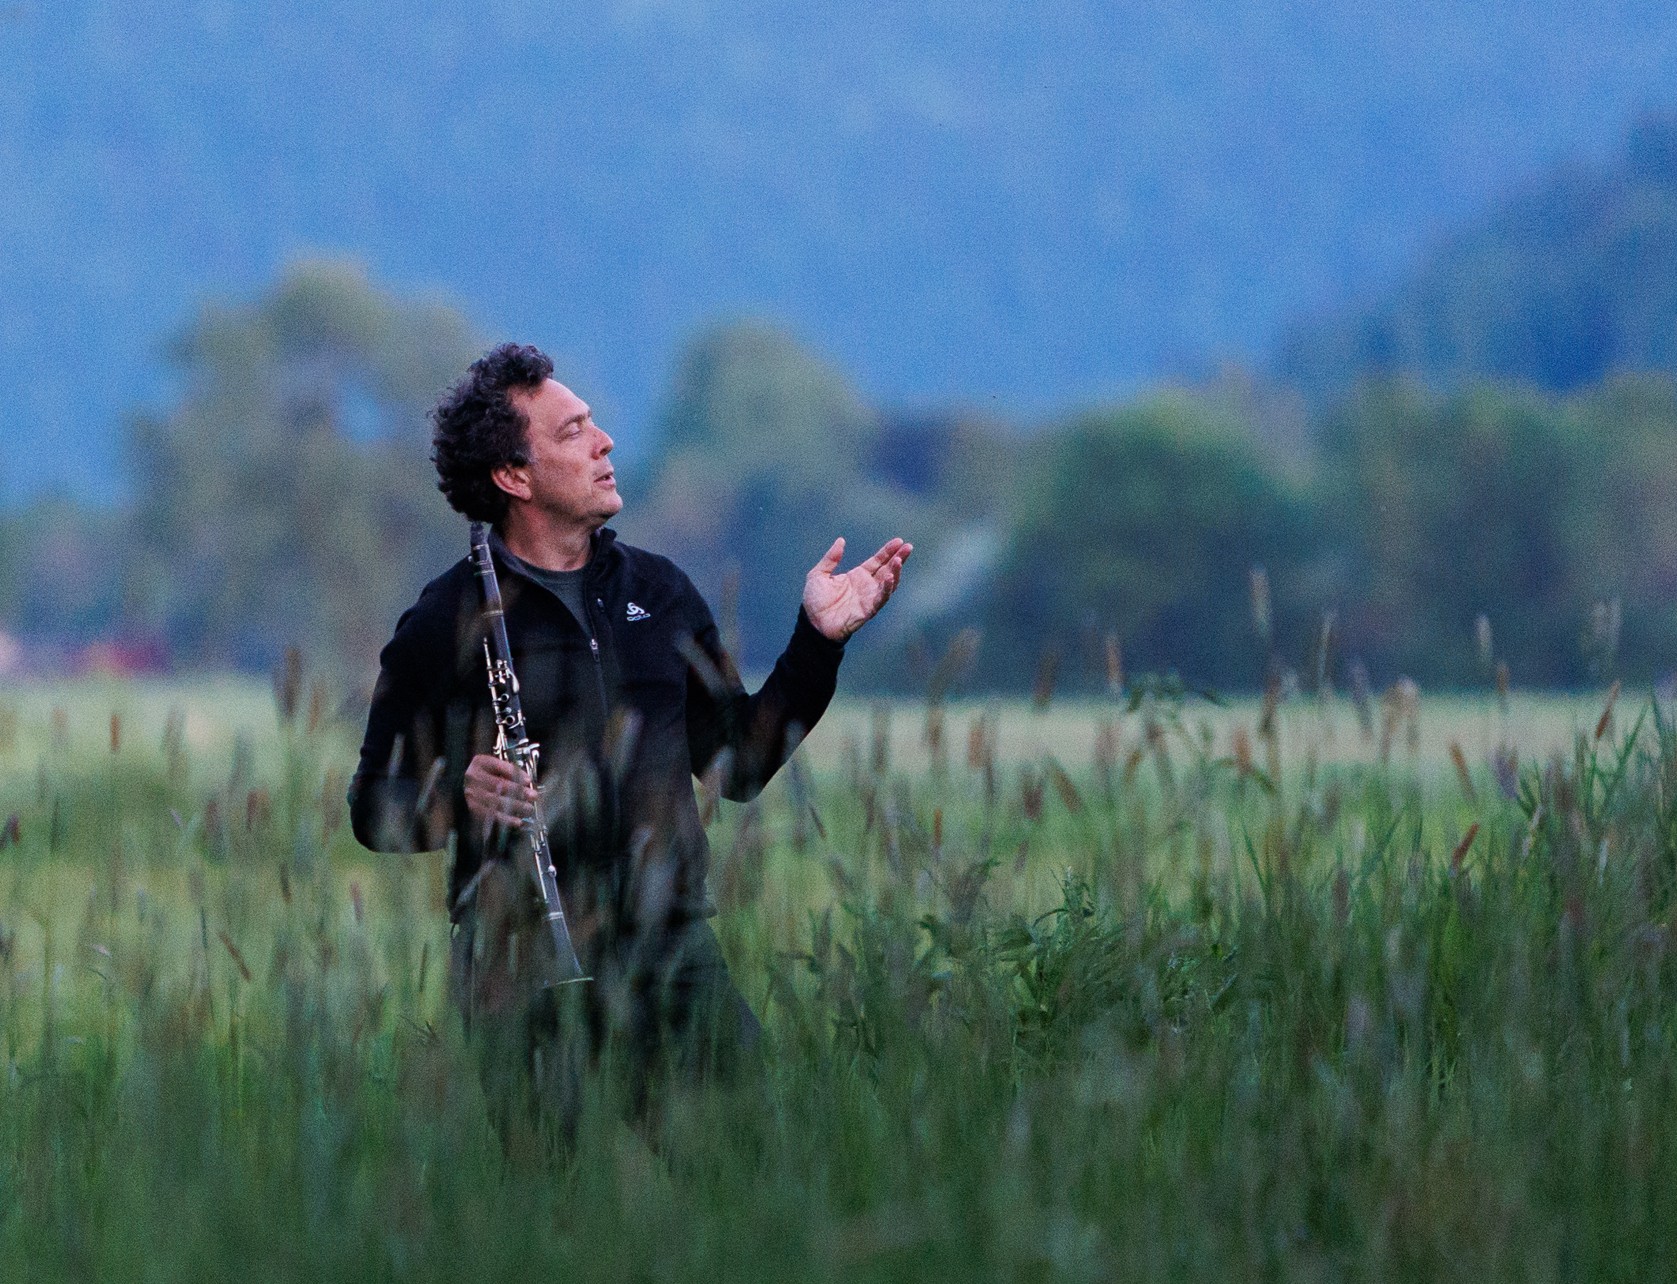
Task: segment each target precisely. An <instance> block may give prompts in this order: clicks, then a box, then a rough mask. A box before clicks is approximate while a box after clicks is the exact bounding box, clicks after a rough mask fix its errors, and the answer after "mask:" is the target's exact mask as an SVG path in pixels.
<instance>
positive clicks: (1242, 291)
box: [0, 0, 1677, 498]
mask: <svg viewBox="0 0 1677 1284" xmlns="http://www.w3.org/2000/svg"><path fill="white" fill-rule="evenodd" d="M1674 92H1677V6H1671V5H1669V4H1653V3H1649V2H1648V0H1603V3H1600V4H1595V5H1587V6H1586V5H1574V4H1563V3H1560V0H1537V2H1536V3H1534V4H1528V5H1521V6H1510V5H1505V4H1493V3H1491V2H1490V0H1436V2H1435V3H1429V4H1424V5H1421V6H1395V7H1394V6H1379V5H1345V4H1343V3H1340V2H1339V0H1300V2H1299V3H1297V4H1290V5H1278V4H1273V3H1267V2H1259V0H1179V2H1177V3H1172V4H1168V5H1165V4H1157V3H1153V2H1151V0H1113V2H1111V3H1101V4H1093V3H1085V2H1083V0H1053V2H1052V3H1049V4H1045V5H1032V6H1017V5H1011V4H1006V3H1003V2H1002V0H960V2H959V3H957V2H956V0H927V2H925V3H919V4H914V5H903V6H890V5H887V6H879V5H832V4H827V3H818V2H817V0H738V2H734V3H727V4H723V3H717V2H716V0H600V2H599V3H596V4H579V5H554V4H549V3H537V2H536V0H497V3H495V4H493V5H487V6H479V5H471V6H454V5H443V4H421V3H416V2H414V0H395V2H392V0H376V2H375V0H333V3H330V4H328V3H324V2H323V0H273V2H272V3H266V4H262V5H254V6H246V5H236V4H232V3H229V2H228V0H189V2H188V3H184V4H183V3H164V2H162V0H123V3H120V4H119V3H117V2H116V0H21V3H18V4H11V5H5V6H3V7H0V246H3V252H0V494H6V493H9V494H11V495H12V496H13V497H15V496H17V495H18V494H19V493H30V492H33V491H37V490H39V489H41V488H43V487H46V486H49V485H59V486H63V487H65V488H67V489H68V490H69V491H70V492H71V493H72V494H74V495H76V496H79V497H85V498H98V497H100V496H108V495H110V494H112V493H113V492H114V491H115V490H116V489H117V488H118V487H119V485H120V478H119V470H118V468H117V458H116V450H115V448H114V443H115V442H116V441H117V440H118V438H119V432H118V426H119V423H120V420H121V418H122V416H123V415H124V414H125V413H127V412H128V411H129V410H131V409H132V408H133V407H134V406H135V405H136V403H142V402H150V403H152V404H159V403H162V402H163V401H164V400H166V396H167V393H168V391H169V389H168V387H167V383H166V380H167V374H166V370H167V366H166V364H165V363H164V362H163V361H161V360H160V359H159V357H158V353H159V350H160V347H161V345H163V344H164V343H165V342H166V341H167V339H168V338H169V336H170V335H171V334H172V333H173V332H174V331H175V330H176V328H177V327H179V326H181V325H182V324H183V323H184V322H185V321H186V320H187V319H188V318H190V317H191V316H192V315H194V313H195V312H196V310H197V307H198V305H199V304H200V303H201V302H203V301H204V300H205V299H206V298H209V297H225V298H232V299H240V298H248V297H251V296H252V295H254V294H255V293H257V292H259V291H260V290H262V289H264V288H266V286H267V284H268V283H269V282H271V281H273V280H274V279H275V278H276V276H277V275H278V273H279V270H280V269H281V267H283V265H284V264H286V263H287V262H290V261H292V260H294V259H297V258H299V257H306V256H326V257H337V258H347V259H354V260H360V261H362V262H364V263H365V265H366V267H367V270H368V272H369V274H370V276H371V277H372V278H373V279H375V280H377V281H380V282H384V283H387V284H388V285H389V286H390V287H391V288H392V289H395V290H398V291H401V292H402V293H403V294H404V295H405V296H409V297H411V296H412V295H414V294H416V293H425V292H438V293H440V294H442V295H444V296H445V297H447V298H448V299H449V300H451V301H452V302H453V303H455V304H456V305H458V306H459V307H460V308H461V309H462V310H463V311H464V312H465V313H466V315H468V316H469V317H470V318H472V320H473V322H474V323H475V324H476V325H477V326H478V327H479V328H480V331H481V333H482V334H483V335H484V336H486V337H488V336H495V337H500V336H505V335H518V336H522V337H526V338H529V339H532V340H534V341H536V342H539V343H542V344H543V345H545V346H547V347H550V348H551V349H553V350H555V351H556V352H557V353H558V354H560V355H561V356H562V357H563V363H564V369H565V370H566V372H567V373H568V374H570V375H571V376H572V377H573V378H574V380H575V381H577V382H578V383H579V384H580V385H581V386H582V387H583V389H584V391H586V392H587V394H588V395H589V398H590V400H591V401H593V402H594V403H595V404H596V405H597V406H598V407H599V408H600V411H601V414H602V422H607V423H609V424H610V425H611V426H612V427H613V429H614V431H616V432H617V435H618V437H619V440H620V441H621V443H622V450H623V452H624V454H625V456H630V455H633V454H634V453H635V452H636V451H637V450H638V449H644V448H645V446H646V442H647V438H648V435H649V431H650V426H651V425H652V423H653V422H654V421H655V419H656V408H657V406H658V404H659V402H660V399H661V398H662V397H663V395H664V390H665V389H666V388H667V387H668V386H669V383H670V381H671V379H672V378H673V371H674V360H675V353H676V351H677V349H678V348H679V346H680V345H681V343H682V342H684V341H685V340H686V339H687V338H688V337H689V336H691V335H692V334H694V333H696V332H697V331H699V330H700V329H701V328H702V327H703V326H705V325H706V324H708V323H710V322H712V321H714V320H717V319H720V318H725V317H728V316H737V315H751V316H760V317H764V318H766V319H768V320H770V321H773V322H776V323H778V324H783V325H785V326H787V327H789V328H790V330H791V331H792V332H793V333H795V334H796V335H798V336H799V338H800V339H801V340H802V341H804V342H806V343H808V344H810V345H811V346H813V347H814V348H816V349H817V350H819V351H821V352H823V353H826V354H828V355H830V357H831V359H832V360H833V361H834V362H835V363H836V364H837V365H838V366H839V367H840V368H841V369H842V370H844V371H845V372H846V374H847V375H848V376H849V377H850V378H852V379H853V380H854V381H855V383H856V385H857V387H858V388H859V389H860V390H861V392H862V393H863V394H864V395H865V396H866V397H867V398H868V399H869V401H870V402H871V403H873V404H879V405H886V406H897V407H901V408H902V409H903V410H904V412H905V413H911V412H914V411H916V410H920V409H926V408H936V407H939V406H942V405H945V404H959V405H961V406H963V407H965V408H967V409H971V410H975V411H977V412H980V413H987V414H1000V415H1002V416H1012V417H1017V418H1035V417H1038V416H1041V415H1045V414H1047V413H1050V412H1058V411H1059V410H1060V409H1061V408H1063V407H1064V406H1066V405H1067V404H1068V403H1073V402H1082V401H1090V400H1096V399H1106V398H1110V397H1112V396H1114V395H1118V394H1123V393H1127V392H1129V391H1131V390H1134V389H1135V388H1137V387H1138V386H1140V385H1143V384H1148V383H1152V382H1154V381H1156V380H1158V379H1160V378H1164V377H1170V376H1175V375H1184V374H1186V375H1189V376H1192V375H1194V374H1196V373H1197V372H1199V371H1202V370H1203V369H1208V368H1211V367H1213V366H1215V365H1216V364H1217V363H1218V362H1220V361H1223V360H1225V359H1233V360H1236V361H1242V360H1244V361H1247V362H1251V361H1255V360H1257V359H1259V358H1260V357H1262V356H1263V355H1264V354H1267V353H1269V352H1271V351H1273V349H1274V345H1275V343H1276V341H1277V338H1278V334H1279V331H1280V327H1282V326H1283V325H1285V324H1286V323H1287V322H1288V321H1289V320H1290V319H1292V318H1295V317H1298V316H1300V315H1302V314H1305V313H1311V312H1316V311H1319V310H1320V309H1321V308H1322V307H1324V306H1330V305H1333V304H1336V303H1339V302H1341V301H1343V300H1344V299H1346V298H1348V297H1350V296H1351V295H1352V294H1353V293H1355V292H1357V291H1368V290H1372V289H1374V288H1375V287H1377V286H1379V285H1380V284H1382V283H1384V282H1388V281H1390V280H1392V279H1394V278H1395V276H1396V274H1397V273H1399V272H1400V271H1401V270H1402V269H1403V268H1404V267H1405V266H1406V265H1407V264H1409V263H1411V262H1412V261H1413V259H1414V257H1415V255H1416V254H1417V253H1418V252H1419V250H1420V249H1421V247H1423V246H1424V245H1425V244H1426V242H1427V240H1428V239H1429V238H1430V237H1432V236H1434V235H1436V234H1437V232H1438V230H1439V229H1441V228H1445V227H1449V226H1452V225H1455V224H1456V223H1458V222H1459V221H1460V220H1461V219H1463V218H1465V217H1467V216H1469V215H1470V214H1471V213H1472V212H1473V211H1475V210H1479V209H1482V208H1484V207H1485V206H1486V205H1487V204H1488V203H1489V202H1490V201H1492V200H1493V199H1495V198H1496V197H1497V196H1498V195H1499V194H1500V193H1502V192H1503V191H1505V190H1506V189H1507V188H1508V186H1509V185H1510V184H1512V183H1515V182H1517V181H1519V180H1520V179H1521V178H1522V177H1524V176H1526V175H1529V174H1531V173H1533V172H1538V171H1540V170H1542V169H1543V168H1544V167H1545V166H1547V165H1549V164H1551V163H1553V162H1554V160H1555V159H1556V158H1559V157H1566V156H1579V157H1582V158H1583V159H1584V160H1585V162H1588V160H1589V159H1590V158H1591V157H1593V156H1599V155H1600V154H1601V153H1602V151H1603V150H1604V149H1606V148H1609V147H1610V146H1611V145H1612V141H1613V140H1614V139H1615V138H1616V137H1617V136H1618V134H1619V132H1620V131H1621V130H1622V129H1623V127H1624V125H1625V123H1626V122H1627V121H1629V120H1630V119H1631V118H1632V117H1633V116H1634V115H1635V114H1636V112H1637V111H1638V110H1639V109H1640V108H1641V107H1643V106H1644V105H1646V104H1649V103H1655V104H1657V103H1661V102H1668V101H1669V100H1670V98H1671V96H1672V95H1673V93H1674ZM25 447H27V448H25Z"/></svg>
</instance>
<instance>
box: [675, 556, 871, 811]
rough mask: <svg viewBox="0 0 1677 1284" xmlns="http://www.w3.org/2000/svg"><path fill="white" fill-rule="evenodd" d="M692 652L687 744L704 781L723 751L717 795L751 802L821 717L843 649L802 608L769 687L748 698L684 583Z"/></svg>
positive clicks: (699, 601) (712, 624)
mask: <svg viewBox="0 0 1677 1284" xmlns="http://www.w3.org/2000/svg"><path fill="white" fill-rule="evenodd" d="M688 598H689V602H690V608H689V609H690V619H691V621H692V625H693V634H692V647H691V651H690V653H689V655H688V657H687V659H688V665H687V745H688V752H689V755H690V757H691V759H692V766H693V774H694V775H696V776H703V775H704V774H705V773H706V772H707V771H709V770H710V769H711V767H712V765H713V764H714V763H716V762H717V761H718V758H717V755H719V754H721V753H723V752H724V751H727V754H728V757H727V759H726V760H725V763H726V774H725V775H724V776H723V778H722V793H723V796H724V797H726V798H729V799H731V800H732V801H734V802H747V801H749V800H750V799H752V798H755V797H756V796H757V794H758V793H759V792H760V791H761V790H762V788H763V786H764V785H766V784H768V782H769V780H770V778H771V777H773V775H774V773H775V772H776V771H778V770H780V768H781V766H782V764H784V763H785V762H786V760H787V759H788V758H790V757H791V756H792V751H793V750H795V749H796V748H797V747H798V744H799V742H800V741H801V740H802V739H803V737H804V736H805V735H807V734H808V733H809V731H810V729H811V728H813V727H814V726H815V724H816V722H818V721H819V720H820V718H821V715H822V714H823V713H825V712H826V710H827V705H828V703H829V702H830V701H831V700H832V698H833V691H834V689H835V688H836V687H837V686H838V670H839V661H840V660H842V659H843V658H844V643H842V642H834V641H832V640H831V639H830V638H827V637H825V636H824V635H823V634H822V633H821V632H820V630H818V629H817V628H816V627H815V626H814V625H813V624H811V623H810V621H809V617H808V616H807V615H805V614H804V611H803V608H802V607H799V608H798V620H797V623H796V624H795V625H794V626H793V629H792V638H791V641H789V642H788V643H787V644H786V649H785V650H784V651H782V652H781V654H780V658H779V659H778V660H776V661H775V665H774V670H773V672H771V673H770V674H769V677H768V681H766V682H764V683H763V687H762V689H761V690H760V691H758V692H757V694H756V695H747V694H746V691H745V687H744V685H743V684H742V683H741V682H740V677H739V672H738V670H737V669H736V668H735V667H734V662H733V660H732V659H731V658H730V657H729V655H728V653H727V652H726V651H725V650H724V649H723V647H722V638H721V635H720V633H719V632H718V631H717V628H716V621H715V619H713V618H712V616H711V613H710V608H709V607H708V606H706V605H705V602H704V599H703V598H701V597H700V596H699V594H698V591H697V590H696V589H694V588H693V587H692V586H691V585H688Z"/></svg>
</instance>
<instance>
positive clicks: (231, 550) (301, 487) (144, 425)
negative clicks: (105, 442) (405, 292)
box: [128, 263, 477, 673]
mask: <svg viewBox="0 0 1677 1284" xmlns="http://www.w3.org/2000/svg"><path fill="white" fill-rule="evenodd" d="M476 350H477V345H476V344H475V343H474V342H473V340H472V337H471V334H470V332H469V329H468V327H467V325H466V323H465V322H464V321H463V320H462V319H461V318H460V317H459V315H458V314H456V313H455V312H453V311H451V310H449V309H448V308H446V307H443V306H441V305H439V304H434V303H418V302H409V301H402V300H396V299H393V298H391V297H389V296H387V295H385V294H384V293H382V292H381V291H379V290H377V289H376V288H375V287H374V286H373V285H372V284H370V283H369V282H368V280H367V279H366V277H365V275H364V274H363V273H362V271H361V270H360V269H359V268H356V267H354V266H351V265H346V264H334V263H305V264H301V265H299V266H297V267H294V268H293V269H291V270H290V271H288V272H287V273H286V274H285V275H284V277H283V278H282V279H281V280H280V281H279V282H278V283H277V284H276V285H275V287H274V289H273V290H272V291H271V292H270V293H269V294H268V295H267V296H266V297H265V298H262V299H260V300H257V301H256V302H254V303H252V304H248V305H241V306H235V307H220V306H210V307H206V308H205V309H204V310H203V311H202V312H201V314H200V315H199V317H198V318H197V320H196V321H195V322H193V324H192V325H191V326H190V327H189V328H188V329H187V331H186V332H185V334H183V335H182V336H181V338H180V339H179V340H178V341H177V342H176V344H175V345H174V347H173V349H172V354H171V355H172V357H173V360H174V362H175V364H176V366H177V368H178V369H179V372H180V375H181V378H182V382H183V391H182V395H181V399H180V401H179V403H178V404H177V405H176V407H175V408H174V409H173V410H172V411H171V412H170V413H169V414H167V415H166V416H164V417H161V418H151V417H141V418H138V419H136V420H135V421H134V422H133V424H132V426H131V432H130V441H129V457H130V461H131V465H132V468H133V472H134V478H135V486H134V494H135V497H136V498H135V508H134V515H133V531H134V539H133V547H132V558H133V562H134V573H133V574H132V576H131V577H130V593H131V597H130V601H129V604H128V605H129V610H130V613H131V615H132V617H133V618H135V619H137V620H140V621H142V622H144V624H145V625H147V626H149V627H151V628H155V629H157V630H159V631H161V632H162V633H164V634H165V635H166V636H167V637H168V638H169V639H170V641H171V643H172V645H173V646H174V647H175V649H176V651H177V653H178V654H179V655H180V656H181V657H182V658H184V659H186V660H188V661H190V662H195V663H201V664H217V665H225V664H232V665H239V666H246V667H249V666H265V665H268V664H271V663H272V662H273V660H274V659H275V657H276V656H277V655H278V654H279V653H280V652H281V650H282V649H283V648H284V647H285V646H286V645H288V644H290V643H293V642H297V643H301V644H303V645H304V646H305V647H307V648H309V649H310V650H311V651H313V652H314V653H315V655H316V656H317V657H318V658H320V659H322V660H324V661H326V662H328V663H332V664H336V665H340V666H345V667H347V668H348V669H349V670H351V671H354V672H360V673H365V672H366V671H367V669H368V667H369V666H370V664H371V662H372V660H373V658H374V657H375V656H376V654H377V650H378V647H379V646H380V645H381V644H382V642H383V641H384V640H385V638H386V637H388V635H389V631H390V626H391V623H392V621H393V620H394V619H395V617H396V615H397V613H398V612H399V611H400V610H401V609H402V608H403V607H404V606H406V605H407V604H408V603H409V602H410V601H411V600H412V598H413V596H414V594H415V593H416V591H417V589H418V587H419V585H420V584H422V583H423V582H424V581H425V580H426V579H427V578H429V577H430V576H431V575H434V574H436V573H437V572H438V571H440V570H441V569H442V568H443V567H444V566H446V565H447V564H448V563H449V562H451V561H453V560H454V559H455V558H457V557H458V556H459V555H460V554H461V551H462V550H463V548H464V546H465V533H464V527H463V526H462V525H461V523H460V521H459V519H458V518H457V517H455V516H454V515H453V514H452V513H451V512H450V511H449V510H448V507H447V505H446V503H445V502H444V501H443V499H442V497H441V495H439V494H438V493H437V491H436V486H435V475H434V472H433V469H432V468H431V466H430V464H429V462H428V458H427V456H428V448H429V431H428V428H427V425H426V422H425V415H426V411H427V410H428V409H429V407H430V406H431V404H432V403H433V401H434V400H435V398H436V396H437V394H438V392H439V391H440V390H441V388H442V387H443V386H445V385H446V384H447V382H448V381H449V380H451V379H453V378H455V377H458V375H459V374H460V372H461V371H462V370H463V369H464V368H465V366H466V364H467V363H468V362H469V361H470V360H471V358H472V357H473V356H474V355H475V353H476Z"/></svg>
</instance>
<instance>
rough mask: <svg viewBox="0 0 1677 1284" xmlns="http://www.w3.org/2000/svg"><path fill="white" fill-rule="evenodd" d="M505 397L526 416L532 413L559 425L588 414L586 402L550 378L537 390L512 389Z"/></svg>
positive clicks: (584, 417) (583, 417) (582, 417)
mask: <svg viewBox="0 0 1677 1284" xmlns="http://www.w3.org/2000/svg"><path fill="white" fill-rule="evenodd" d="M507 395H508V397H509V398H510V399H511V400H512V402H513V404H514V405H517V406H518V407H519V408H520V409H521V410H523V411H524V412H525V413H526V414H531V413H534V414H536V415H539V416H540V417H541V418H543V419H551V420H553V421H554V422H555V423H559V424H565V423H569V422H570V421H571V420H573V419H586V418H587V417H588V415H589V413H590V411H589V407H588V403H587V402H586V401H584V400H583V399H582V398H581V397H579V396H577V395H576V393H574V392H572V391H571V390H570V389H569V388H567V387H566V386H565V385H564V384H562V383H560V382H559V381H558V380H557V379H554V378H551V377H550V378H548V380H547V381H546V382H545V383H543V384H542V385H541V386H540V387H539V388H513V389H510V390H509V391H508V394H507Z"/></svg>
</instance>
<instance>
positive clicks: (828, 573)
mask: <svg viewBox="0 0 1677 1284" xmlns="http://www.w3.org/2000/svg"><path fill="white" fill-rule="evenodd" d="M913 551H914V545H912V544H909V543H905V542H904V541H903V540H900V539H894V540H890V541H888V542H887V543H886V545H885V547H884V548H882V549H880V550H879V552H877V553H875V554H874V555H873V556H872V557H870V558H868V560H867V561H865V562H863V563H862V564H861V565H860V566H853V567H851V568H850V569H849V570H848V571H845V572H844V573H843V574H839V573H838V564H839V562H840V561H841V560H843V558H844V537H843V536H840V537H839V538H838V539H835V540H834V541H833V546H832V547H831V548H829V549H828V550H827V553H826V556H824V557H823V558H822V559H821V560H820V561H819V562H817V563H816V564H815V565H814V567H812V568H811V570H810V572H809V574H808V575H806V576H805V577H804V614H806V615H807V616H809V622H810V623H811V624H813V625H815V627H816V628H817V629H819V630H821V632H822V634H823V635H824V636H826V637H829V638H831V639H832V640H833V641H835V642H842V641H844V640H845V639H846V638H848V637H849V636H850V635H851V634H852V633H854V632H855V631H856V630H857V629H859V628H861V627H862V626H863V625H864V624H866V623H867V622H868V621H869V620H871V619H873V617H874V616H875V615H877V614H878V613H879V608H880V607H882V606H884V605H885V603H886V600H887V599H889V598H890V596H891V594H892V593H894V592H896V589H897V580H898V579H899V578H900V577H901V576H902V570H903V563H904V562H906V561H908V555H909V554H910V553H912V552H913Z"/></svg>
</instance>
